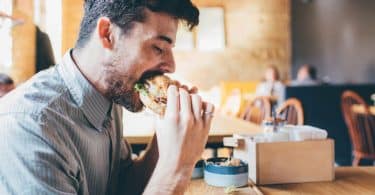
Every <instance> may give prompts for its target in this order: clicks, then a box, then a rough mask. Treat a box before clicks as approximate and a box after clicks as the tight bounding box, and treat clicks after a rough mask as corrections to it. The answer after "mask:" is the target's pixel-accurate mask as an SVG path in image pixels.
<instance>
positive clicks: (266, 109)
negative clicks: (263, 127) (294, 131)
mask: <svg viewBox="0 0 375 195" xmlns="http://www.w3.org/2000/svg"><path fill="white" fill-rule="evenodd" d="M270 116H271V101H270V98H269V97H267V96H259V97H256V98H255V99H253V100H252V101H249V102H248V104H247V106H246V107H245V109H244V111H243V113H242V114H241V116H240V117H241V118H242V119H243V120H247V121H250V122H253V123H255V124H262V121H263V120H264V119H265V118H267V117H270Z"/></svg>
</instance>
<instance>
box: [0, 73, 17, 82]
mask: <svg viewBox="0 0 375 195" xmlns="http://www.w3.org/2000/svg"><path fill="white" fill-rule="evenodd" d="M12 84H14V81H13V79H12V78H10V76H8V75H6V74H3V73H0V85H12Z"/></svg>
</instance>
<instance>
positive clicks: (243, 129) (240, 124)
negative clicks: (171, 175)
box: [123, 112, 262, 144]
mask: <svg viewBox="0 0 375 195" xmlns="http://www.w3.org/2000/svg"><path fill="white" fill-rule="evenodd" d="M123 123H124V138H125V139H126V140H127V141H128V142H129V143H130V144H147V143H148V142H149V141H150V139H151V137H152V135H153V134H154V130H153V123H154V119H153V116H151V115H147V114H131V113H128V112H124V119H123ZM261 131H262V129H261V127H260V126H259V125H256V124H253V123H250V122H248V121H244V120H241V119H238V118H234V117H228V116H224V115H222V114H219V113H217V114H215V116H214V118H213V119H212V124H211V130H210V133H209V137H208V141H207V142H208V143H222V141H223V137H228V136H232V135H233V134H257V133H260V132H261Z"/></svg>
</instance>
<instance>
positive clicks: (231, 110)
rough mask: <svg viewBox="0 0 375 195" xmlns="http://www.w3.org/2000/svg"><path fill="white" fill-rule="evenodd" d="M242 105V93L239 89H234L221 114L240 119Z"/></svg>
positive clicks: (221, 109) (222, 107)
mask: <svg viewBox="0 0 375 195" xmlns="http://www.w3.org/2000/svg"><path fill="white" fill-rule="evenodd" d="M242 104H243V98H242V94H241V91H240V90H239V89H233V90H232V92H231V94H230V95H228V97H227V98H226V100H225V102H224V104H223V105H222V106H221V108H220V112H221V113H223V114H225V115H228V116H234V117H238V115H239V114H240V110H241V107H242Z"/></svg>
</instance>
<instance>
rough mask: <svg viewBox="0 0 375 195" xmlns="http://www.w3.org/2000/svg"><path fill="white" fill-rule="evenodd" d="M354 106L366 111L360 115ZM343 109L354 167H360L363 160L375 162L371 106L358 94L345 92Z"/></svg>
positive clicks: (342, 102) (374, 133)
mask: <svg viewBox="0 0 375 195" xmlns="http://www.w3.org/2000/svg"><path fill="white" fill-rule="evenodd" d="M353 106H361V107H362V108H364V111H363V112H361V113H358V112H356V111H354V110H353ZM341 109H342V112H343V115H344V120H345V123H346V125H347V127H348V130H349V136H350V139H351V142H352V148H353V149H352V150H353V156H354V159H353V162H352V165H353V166H358V165H359V163H360V161H361V159H370V160H375V145H374V139H375V116H374V115H372V114H371V113H370V110H369V106H368V105H367V104H366V102H365V101H364V100H363V98H361V97H360V96H359V95H358V94H357V93H355V92H353V91H345V92H344V93H343V94H342V96H341Z"/></svg>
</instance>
